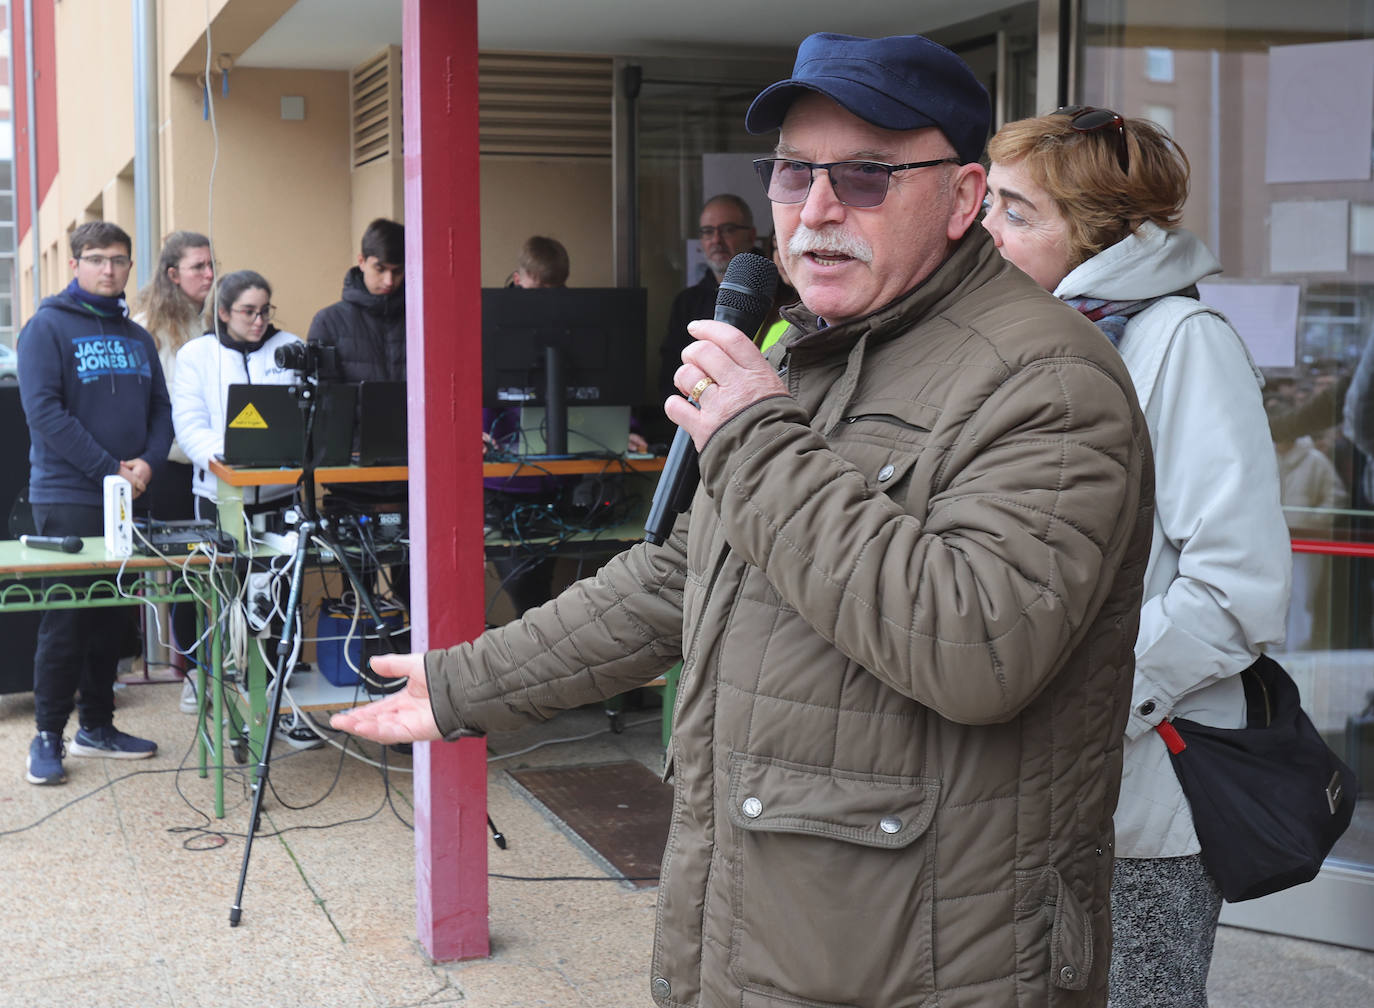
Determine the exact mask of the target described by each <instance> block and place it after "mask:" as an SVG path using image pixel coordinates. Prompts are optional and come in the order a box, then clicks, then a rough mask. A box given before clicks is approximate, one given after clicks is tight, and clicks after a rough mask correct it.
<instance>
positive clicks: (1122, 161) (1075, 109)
mask: <svg viewBox="0 0 1374 1008" xmlns="http://www.w3.org/2000/svg"><path fill="white" fill-rule="evenodd" d="M1054 114H1055V115H1065V116H1068V117H1069V126H1070V128H1072V129H1073V131H1074V132H1075V133H1096V132H1097V131H1098V130H1100V129H1112V128H1115V130H1116V163H1117V164H1119V165H1120V166H1121V170H1122V172H1123V173H1125V174H1130V170H1131V162H1130V158H1129V156H1128V154H1127V151H1126V120H1125V119H1123V118H1121V116H1120V115H1119V114H1117V113H1116V112H1113V111H1112V110H1111V109H1104V108H1094V107H1093V106H1091V105H1065V106H1064V107H1063V108H1060V109H1055V110H1054Z"/></svg>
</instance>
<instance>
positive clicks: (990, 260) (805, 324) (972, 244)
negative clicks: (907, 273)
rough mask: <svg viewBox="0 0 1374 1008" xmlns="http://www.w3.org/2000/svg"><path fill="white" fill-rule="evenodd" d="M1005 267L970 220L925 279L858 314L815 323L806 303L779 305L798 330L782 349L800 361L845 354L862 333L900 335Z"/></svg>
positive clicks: (881, 338)
mask: <svg viewBox="0 0 1374 1008" xmlns="http://www.w3.org/2000/svg"><path fill="white" fill-rule="evenodd" d="M1006 268H1007V265H1006V262H1005V260H1003V259H1002V256H1001V254H1000V253H998V251H997V248H996V246H994V245H993V243H992V238H991V237H990V236H989V235H988V233H987V231H985V230H984V229H983V227H982V226H981V225H980V224H977V223H974V224H973V225H972V226H971V227H970V228H969V229H968V232H967V233H966V234H965V235H964V237H963V238H962V239H961V240H960V241H959V244H958V245H956V246H955V247H954V250H953V251H952V252H951V253H950V255H949V257H948V258H947V259H946V260H945V261H944V262H943V263H941V264H940V266H939V267H938V268H937V269H936V270H935V272H934V273H932V274H931V275H930V276H928V277H926V279H925V280H924V281H922V282H921V283H919V284H917V285H916V287H914V288H913V289H912V290H910V291H908V292H907V293H905V294H903V295H902V296H901V297H899V298H897V300H895V301H893V302H891V303H889V304H887V305H884V306H883V307H882V308H879V309H878V310H877V311H875V312H872V313H870V314H868V315H865V316H863V317H862V318H857V319H851V320H850V321H848V322H844V323H841V324H840V325H833V326H826V327H824V328H822V327H821V325H820V320H818V319H817V318H816V316H815V315H813V314H811V313H810V312H809V311H807V309H806V306H805V304H795V305H791V306H790V307H788V308H784V309H783V311H782V316H783V317H784V318H785V319H787V321H788V322H790V323H791V324H792V325H793V326H795V327H796V328H797V329H799V330H801V334H800V335H797V336H793V337H791V338H790V339H788V341H787V349H788V352H789V353H790V354H792V355H793V359H794V360H796V361H798V362H799V363H801V362H805V361H807V360H810V359H813V358H828V357H833V356H835V355H836V354H844V355H848V354H849V352H850V351H851V350H852V349H853V348H854V346H855V345H856V344H857V343H858V342H859V340H860V339H861V338H863V337H864V336H867V337H868V339H867V340H866V342H867V344H868V346H870V347H872V346H876V345H878V344H881V343H885V342H887V341H888V340H890V339H895V338H896V337H898V336H901V335H902V334H904V333H905V332H907V331H908V330H910V329H911V328H912V327H913V326H914V325H917V324H918V323H920V322H923V321H925V320H926V319H927V318H929V317H930V316H931V315H934V314H937V313H938V312H939V311H940V310H941V309H942V308H943V307H944V306H945V305H947V304H949V303H951V302H952V301H953V300H957V299H958V298H961V297H962V296H963V295H964V293H965V292H966V291H968V290H971V289H973V288H976V287H979V286H982V285H983V284H984V283H987V281H988V280H990V279H991V278H992V277H993V276H995V275H997V274H998V273H1001V272H1002V271H1003V270H1005V269H1006Z"/></svg>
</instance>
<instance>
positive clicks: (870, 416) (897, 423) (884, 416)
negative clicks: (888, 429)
mask: <svg viewBox="0 0 1374 1008" xmlns="http://www.w3.org/2000/svg"><path fill="white" fill-rule="evenodd" d="M859 420H876V421H878V422H880V423H887V424H892V425H893V426H894V427H902V428H904V429H906V430H911V431H920V432H921V433H922V434H929V433H930V428H929V427H921V426H918V425H917V424H914V423H909V422H908V421H906V420H903V419H902V418H901V417H899V416H893V415H892V414H891V413H857V414H855V415H854V416H847V417H845V418H844V422H845V423H847V424H852V423H855V422H856V421H859Z"/></svg>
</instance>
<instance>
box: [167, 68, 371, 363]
mask: <svg viewBox="0 0 1374 1008" xmlns="http://www.w3.org/2000/svg"><path fill="white" fill-rule="evenodd" d="M283 95H301V96H303V97H304V98H305V119H304V120H300V121H295V120H289V121H288V120H283V119H282V118H281V97H282V96H283ZM166 115H167V123H168V124H167V128H166V129H165V131H164V133H163V146H164V148H165V149H166V150H167V163H168V165H169V171H168V173H167V174H166V175H164V177H163V184H164V186H168V187H170V189H171V191H170V196H169V212H168V214H167V216H165V217H164V219H163V229H164V230H165V231H171V230H174V229H177V228H189V229H191V230H193V231H202V232H206V233H210V235H211V237H212V238H213V239H214V242H215V257H216V259H217V260H218V261H219V264H220V269H221V271H222V272H230V271H232V270H237V269H255V270H257V271H258V272H260V273H262V274H263V275H264V276H266V277H267V279H268V280H269V281H270V282H271V283H272V287H273V294H272V301H273V303H274V304H276V305H277V307H278V309H279V310H278V318H277V325H278V326H279V327H281V328H282V329H285V330H287V331H289V332H294V333H296V334H297V335H299V336H301V337H302V338H304V336H305V334H306V331H307V329H308V327H309V325H310V320H311V318H312V317H313V316H314V314H315V312H316V311H318V310H319V309H320V308H322V307H324V306H325V305H326V304H330V303H332V302H334V301H337V300H338V298H339V291H340V289H341V286H342V281H343V275H344V273H345V271H346V270H347V269H348V267H349V266H350V265H351V264H352V263H353V262H354V261H355V259H356V252H354V251H352V249H353V247H354V245H355V244H356V242H357V236H356V235H353V234H351V228H352V217H351V213H350V198H351V181H350V177H349V165H348V81H347V75H346V74H345V73H342V72H328V71H287V70H257V69H241V70H235V71H234V72H233V73H231V75H230V78H229V96H228V97H227V98H224V97H220V96H219V95H218V92H217V93H216V98H215V121H216V125H217V127H218V131H219V161H218V165H217V167H216V168H215V179H214V193H213V216H214V219H213V224H212V222H211V220H210V206H211V203H210V197H211V193H210V168H211V161H212V156H213V153H214V144H213V138H212V135H211V130H210V124H209V123H208V122H206V121H204V120H203V119H202V118H201V92H200V88H199V87H198V86H197V85H196V83H195V80H194V79H193V78H190V77H175V78H173V80H172V83H171V85H170V87H169V100H168V102H167V109H166ZM212 226H213V232H212V231H211V227H212Z"/></svg>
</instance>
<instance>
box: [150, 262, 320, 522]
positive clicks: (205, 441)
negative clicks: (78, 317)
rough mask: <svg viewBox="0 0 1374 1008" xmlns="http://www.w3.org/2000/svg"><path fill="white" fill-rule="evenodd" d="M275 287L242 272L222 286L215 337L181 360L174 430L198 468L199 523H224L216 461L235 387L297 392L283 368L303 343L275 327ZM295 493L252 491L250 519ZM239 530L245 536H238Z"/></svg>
mask: <svg viewBox="0 0 1374 1008" xmlns="http://www.w3.org/2000/svg"><path fill="white" fill-rule="evenodd" d="M271 301H272V287H271V285H270V284H268V282H267V281H266V280H265V279H264V278H263V276H262V275H261V274H259V273H255V272H253V271H252V270H238V271H237V272H234V273H229V274H227V275H226V276H224V277H223V278H221V280H220V282H219V298H218V310H217V312H216V325H215V331H214V332H208V333H206V334H205V335H204V336H200V337H197V338H196V339H194V340H192V341H191V342H189V343H187V344H186V345H185V346H183V347H182V348H181V350H180V351H178V353H177V367H176V375H175V378H174V379H173V382H172V389H171V395H172V423H173V425H174V426H175V428H176V436H177V440H178V441H180V442H181V446H182V448H183V449H184V450H185V452H186V454H187V455H188V456H190V459H191V464H192V465H193V466H194V467H195V468H194V472H193V475H192V482H191V489H192V490H193V492H194V493H195V495H196V513H197V517H200V518H209V519H212V520H217V519H218V508H217V506H216V496H215V495H216V490H217V489H218V485H219V483H218V480H217V479H216V477H215V474H214V473H212V472H211V471H210V460H211V459H212V458H214V457H215V456H216V455H218V454H220V453H222V452H223V451H224V424H225V410H226V401H227V399H228V395H229V386H230V385H232V384H238V383H245V382H246V383H250V384H254V385H290V384H291V383H292V382H294V381H295V380H296V372H294V371H292V370H291V369H289V368H283V367H280V366H278V364H277V361H276V353H277V348H278V347H281V346H284V345H286V344H288V343H299V342H300V339H299V338H298V337H296V336H295V335H293V334H292V333H289V332H282V331H281V330H280V329H277V328H276V327H275V326H274V325H272V315H273V312H274V311H275V307H274V306H273V305H272V303H271ZM294 492H295V488H294V487H291V486H267V487H258V488H254V489H251V490H245V492H244V513H245V514H251V513H252V512H253V511H257V510H263V509H264V505H278V504H280V503H281V502H282V500H283V499H284V498H288V497H290V496H291V495H292V494H293V493H294ZM234 531H239V530H234Z"/></svg>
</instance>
